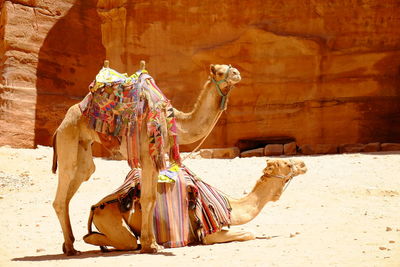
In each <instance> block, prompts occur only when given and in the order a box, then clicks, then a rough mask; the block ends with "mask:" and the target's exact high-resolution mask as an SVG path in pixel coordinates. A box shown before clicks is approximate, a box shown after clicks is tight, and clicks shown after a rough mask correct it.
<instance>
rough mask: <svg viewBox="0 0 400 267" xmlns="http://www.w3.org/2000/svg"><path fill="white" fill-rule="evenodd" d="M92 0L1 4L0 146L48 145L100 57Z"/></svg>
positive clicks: (20, 0) (21, 0)
mask: <svg viewBox="0 0 400 267" xmlns="http://www.w3.org/2000/svg"><path fill="white" fill-rule="evenodd" d="M96 3H97V2H96V1H95V0H79V1H74V0H66V1H50V0H12V1H3V2H2V4H0V10H1V20H0V21H1V23H0V35H1V36H2V37H3V38H2V39H1V40H2V42H1V43H0V54H1V55H2V57H1V65H0V74H1V76H0V124H1V127H0V145H6V144H7V145H12V146H15V147H34V146H36V145H38V144H41V145H50V144H51V137H52V135H53V132H54V130H55V129H56V127H57V125H58V124H59V123H60V122H61V120H62V118H63V116H64V114H65V112H66V110H67V109H68V107H69V106H70V105H72V104H74V103H76V102H78V101H79V100H80V99H81V98H82V96H84V95H85V94H86V93H87V85H88V82H89V81H90V80H92V79H93V77H94V75H95V74H96V73H97V71H98V69H99V67H101V65H102V62H103V60H104V57H105V49H104V47H103V45H102V44H101V41H100V40H101V30H100V24H99V21H100V19H99V17H98V14H97V10H96Z"/></svg>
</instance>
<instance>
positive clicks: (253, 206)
mask: <svg viewBox="0 0 400 267" xmlns="http://www.w3.org/2000/svg"><path fill="white" fill-rule="evenodd" d="M306 171H307V168H306V166H305V164H304V162H302V161H300V160H298V161H294V160H281V159H278V160H267V166H266V167H265V168H264V170H263V175H262V176H261V178H259V179H258V181H257V182H256V184H255V186H254V188H253V189H252V191H251V192H250V193H249V194H247V195H246V196H244V197H243V198H241V199H234V198H231V197H229V196H227V195H226V194H224V193H222V194H224V195H225V196H226V197H227V199H228V200H229V202H230V206H231V213H230V216H231V225H241V224H245V223H247V222H249V221H251V220H252V219H254V218H255V217H256V216H257V215H258V214H259V213H260V211H261V210H262V208H263V207H264V206H265V204H266V203H268V202H269V201H277V200H278V199H279V198H280V196H281V194H282V192H283V190H284V186H285V184H287V183H288V181H290V180H291V179H292V178H293V177H294V176H296V175H299V174H304V173H305V172H306ZM110 199H111V200H112V201H109V200H110ZM116 199H118V193H115V194H112V195H109V196H107V197H105V198H103V199H102V200H101V201H100V202H99V203H97V204H96V205H94V206H93V207H97V208H92V211H91V216H90V218H89V225H88V226H89V234H87V235H85V236H84V241H85V242H86V243H89V244H93V245H97V246H100V247H101V248H102V250H104V248H105V247H106V246H111V247H114V248H116V249H118V250H135V249H137V248H138V243H137V241H138V240H137V238H136V237H135V234H137V235H140V233H141V225H142V224H141V218H142V214H141V213H142V210H141V208H140V205H141V204H140V203H141V200H140V199H136V200H134V201H133V202H134V203H133V204H131V209H129V210H121V207H120V203H119V202H118V201H113V200H116ZM107 200H108V202H106V201H107ZM105 203H106V204H105ZM98 207H101V208H98ZM192 219H193V218H192V217H191V224H192V226H193V225H195V223H194V222H193V220H192ZM92 222H93V223H94V225H95V226H96V228H97V229H98V230H99V231H100V233H98V232H92V231H91V224H92ZM134 233H135V234H134ZM252 239H255V236H254V234H253V233H251V232H246V231H240V230H233V229H220V230H219V231H216V232H214V233H212V234H209V235H206V236H205V237H204V238H203V239H202V240H196V237H195V236H193V234H192V236H191V237H190V240H191V241H192V242H196V243H198V242H199V241H200V242H201V243H202V244H215V243H224V242H231V241H247V240H252Z"/></svg>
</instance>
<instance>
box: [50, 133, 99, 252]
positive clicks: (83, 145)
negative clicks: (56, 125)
mask: <svg viewBox="0 0 400 267" xmlns="http://www.w3.org/2000/svg"><path fill="white" fill-rule="evenodd" d="M78 136H79V134H77V133H69V134H65V133H58V135H57V140H56V142H57V150H58V151H57V153H58V162H59V173H58V187H57V193H56V197H55V200H54V202H53V207H54V209H55V211H56V213H57V217H58V220H59V222H60V225H61V228H62V231H63V235H64V243H63V252H64V253H65V254H67V255H68V256H71V255H76V254H79V252H78V251H77V250H75V248H74V245H73V244H74V241H75V238H74V234H73V232H72V227H71V221H70V217H69V203H70V201H71V199H72V197H73V196H74V195H75V193H76V191H77V190H78V188H79V186H80V185H81V184H82V182H83V181H86V180H88V179H89V177H90V175H92V173H93V172H94V170H95V166H94V163H93V158H92V150H91V142H83V141H81V142H79V140H78Z"/></svg>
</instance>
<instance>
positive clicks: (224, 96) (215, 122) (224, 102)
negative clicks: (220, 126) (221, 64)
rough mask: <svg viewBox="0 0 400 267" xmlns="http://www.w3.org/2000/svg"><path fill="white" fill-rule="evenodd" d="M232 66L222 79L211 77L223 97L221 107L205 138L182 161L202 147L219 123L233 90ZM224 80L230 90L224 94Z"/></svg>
mask: <svg viewBox="0 0 400 267" xmlns="http://www.w3.org/2000/svg"><path fill="white" fill-rule="evenodd" d="M231 68H232V66H231V65H229V67H228V70H227V71H226V72H225V75H224V76H225V77H224V78H223V79H222V80H220V81H218V82H217V81H216V80H215V79H214V78H213V77H211V78H210V80H211V82H213V83H214V84H215V88H217V92H218V94H219V95H220V96H221V97H222V98H221V104H220V109H219V111H218V113H217V115H216V116H215V119H214V122H213V124H212V126H211V127H210V129H209V130H208V133H207V134H206V135H205V136H204V137H203V139H202V140H201V142H200V144H198V145H197V147H196V148H195V149H193V150H192V152H190V153H189V154H188V155H187V156H186V157H184V158H183V159H182V162H183V161H184V160H186V159H187V158H188V157H190V156H191V155H192V154H193V153H195V152H196V151H197V150H198V149H199V148H200V147H201V145H202V144H203V143H204V141H205V140H206V139H207V137H208V136H209V135H210V133H211V131H212V130H213V129H214V127H215V125H216V124H217V122H218V120H219V118H220V117H221V115H222V112H224V111H225V110H226V99H227V97H228V96H229V93H230V92H231V90H232V88H233V85H231V84H230V82H228V80H227V78H228V76H229V71H230V70H231ZM223 82H226V83H227V84H228V86H227V87H228V89H229V90H228V92H227V93H226V94H224V93H223V92H222V90H221V88H220V84H222V83H223Z"/></svg>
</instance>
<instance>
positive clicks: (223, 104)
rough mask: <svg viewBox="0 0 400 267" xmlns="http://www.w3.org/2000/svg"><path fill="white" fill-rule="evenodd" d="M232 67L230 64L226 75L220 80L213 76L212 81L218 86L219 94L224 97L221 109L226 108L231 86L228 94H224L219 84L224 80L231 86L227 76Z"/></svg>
mask: <svg viewBox="0 0 400 267" xmlns="http://www.w3.org/2000/svg"><path fill="white" fill-rule="evenodd" d="M231 68H232V66H231V65H229V66H228V69H227V70H226V72H225V75H224V76H225V77H224V78H223V79H222V80H220V81H218V82H217V81H216V80H215V79H214V78H213V77H211V81H212V82H213V83H214V84H215V87H216V88H217V92H218V94H219V95H220V96H221V97H222V99H221V106H220V109H221V110H224V109H225V103H226V97H227V96H228V94H229V91H230V88H229V90H228V92H227V93H226V94H224V93H223V92H222V90H221V88H220V87H219V86H220V84H221V83H223V82H226V83H227V84H228V86H230V83H229V82H228V80H227V78H228V76H229V71H230V70H231Z"/></svg>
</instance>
